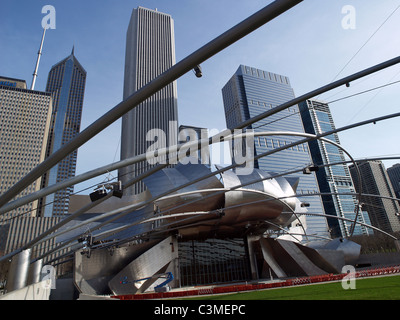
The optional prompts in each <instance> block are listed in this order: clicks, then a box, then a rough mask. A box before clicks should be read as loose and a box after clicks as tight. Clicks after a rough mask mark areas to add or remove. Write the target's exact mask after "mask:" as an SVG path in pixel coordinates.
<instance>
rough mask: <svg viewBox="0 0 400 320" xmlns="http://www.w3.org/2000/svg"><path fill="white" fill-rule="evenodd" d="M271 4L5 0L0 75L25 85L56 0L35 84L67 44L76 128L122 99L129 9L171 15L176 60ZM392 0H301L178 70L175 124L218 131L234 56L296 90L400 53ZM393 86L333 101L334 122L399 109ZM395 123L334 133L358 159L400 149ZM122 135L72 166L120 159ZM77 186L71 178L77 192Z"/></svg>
mask: <svg viewBox="0 0 400 320" xmlns="http://www.w3.org/2000/svg"><path fill="white" fill-rule="evenodd" d="M270 2H272V1H261V0H247V1H233V0H230V1H228V0H218V1H216V0H158V1H157V0H142V1H136V0H129V1H127V0H118V1H110V0H97V1H94V0H85V1H76V0H71V1H61V0H57V1H56V0H47V1H40V0H18V1H2V2H1V4H0V75H3V76H8V77H13V78H19V79H25V80H26V81H27V84H28V86H29V85H30V83H31V79H32V73H33V69H34V66H35V62H36V57H37V51H38V48H39V44H40V39H41V35H42V31H43V29H42V27H41V22H42V18H43V17H44V16H45V14H43V13H42V7H43V6H44V5H48V4H49V5H52V6H54V8H55V9H56V29H54V30H48V31H47V32H46V39H45V43H44V49H43V55H42V58H41V62H40V67H39V75H38V79H37V83H36V88H35V89H37V90H44V89H45V85H46V80H47V74H48V72H49V71H50V68H51V66H52V65H54V64H56V63H57V62H58V61H60V60H61V59H63V58H65V57H66V56H68V55H69V54H70V52H71V49H72V47H73V46H74V47H75V55H76V57H77V58H78V60H79V61H80V63H81V64H82V65H83V67H84V68H85V69H86V71H87V76H88V77H87V84H86V92H85V100H84V111H83V117H82V129H83V128H85V127H86V126H88V125H89V124H91V123H92V122H93V121H94V120H96V119H97V118H98V117H99V116H100V115H102V114H103V113H105V112H106V111H107V110H109V109H111V108H112V107H114V106H115V105H116V104H117V103H119V102H120V101H121V99H122V87H123V69H124V60H125V34H126V29H127V26H128V23H129V19H130V15H131V12H132V9H133V8H136V7H137V6H143V7H147V8H150V9H155V8H157V9H158V10H159V11H161V12H165V13H168V14H170V15H171V16H172V17H173V19H174V21H175V42H176V59H177V61H180V60H182V59H183V58H185V57H186V56H187V55H189V54H190V53H192V52H193V51H194V50H196V49H198V48H200V47H201V46H203V45H204V44H206V43H207V42H209V41H211V40H212V39H214V38H215V37H217V36H218V35H220V34H221V33H223V32H224V31H226V30H227V29H229V28H231V27H232V26H234V25H235V24H237V23H239V22H240V21H242V20H243V19H245V18H247V17H248V16H250V15H251V14H253V13H255V12H256V11H258V10H260V9H261V8H263V7H264V6H265V5H267V4H268V3H270ZM346 5H352V6H353V7H354V9H355V29H345V28H343V25H342V20H343V18H345V16H346V14H343V13H342V8H343V7H344V6H346ZM399 5H400V0H380V1H376V0H353V1H347V0H335V1H321V0H305V1H303V2H302V3H301V4H299V5H298V6H296V7H295V8H293V9H291V10H290V11H288V12H286V13H285V14H283V15H282V16H280V17H279V18H278V19H276V20H274V21H272V22H271V23H269V24H267V25H265V26H263V27H261V28H260V29H259V30H257V31H255V32H254V33H252V34H251V35H249V36H247V37H246V38H244V39H242V40H240V41H239V42H237V43H236V44H234V45H232V46H231V47H229V48H228V49H226V50H224V51H223V52H221V53H219V54H218V55H216V56H214V57H212V58H211V59H209V60H208V61H206V62H205V63H203V65H202V68H203V74H204V76H203V77H202V78H201V79H198V78H196V77H195V76H194V75H193V74H192V73H189V74H187V75H185V76H183V77H182V78H180V79H179V80H178V109H179V122H180V124H187V125H194V126H201V127H206V128H209V129H214V128H215V129H218V130H222V129H224V128H225V117H224V110H223V103H222V95H221V89H222V87H223V86H224V85H225V83H226V82H227V81H228V80H229V78H230V77H231V76H232V74H233V73H234V72H235V71H236V69H237V68H238V66H239V65H240V64H245V65H249V66H253V67H256V68H259V69H263V70H267V71H271V72H275V73H278V74H283V75H286V76H288V77H289V78H290V80H291V84H292V87H293V88H294V91H295V94H296V95H297V96H299V95H301V94H304V93H306V92H308V91H311V90H313V89H315V88H318V87H320V86H322V85H325V84H327V83H329V82H331V81H332V80H333V79H334V78H335V76H336V75H337V74H338V73H339V71H341V69H342V68H343V67H344V66H345V65H346V64H347V63H348V62H349V61H350V63H349V64H348V65H347V66H346V68H345V69H344V70H343V71H342V72H341V73H340V75H339V78H341V77H344V76H346V75H349V74H351V73H354V72H356V71H359V70H362V69H364V68H367V67H369V66H372V65H374V64H377V63H380V62H383V61H385V60H388V59H391V58H394V57H396V56H398V55H399V54H400V37H399V36H398V34H399V31H400V8H399V9H398V10H397V11H395V10H396V8H398V6H399ZM394 11H395V12H394ZM393 12H394V13H393ZM392 13H393V15H392V16H391V17H390V19H388V20H387V21H386V22H385V23H384V21H385V20H386V19H387V18H388V17H389V15H390V14H392ZM383 23H384V24H383ZM382 24H383V25H382ZM372 35H373V36H372ZM371 36H372V37H371ZM361 48H362V49H361ZM360 49H361V50H360ZM359 50H360V51H359ZM357 51H359V53H358V54H356V53H357ZM355 54H356V55H355ZM352 58H353V59H352ZM351 59H352V60H351ZM398 80H400V65H398V66H395V67H392V68H390V69H387V70H385V71H382V72H379V73H378V74H376V75H373V76H370V77H368V78H366V79H363V80H360V81H357V82H355V83H353V84H352V85H351V87H350V88H345V87H343V88H340V89H337V90H335V91H332V92H328V93H326V94H324V95H321V96H320V97H319V99H320V100H324V101H327V102H329V101H332V100H335V99H338V98H341V97H344V96H347V95H351V94H354V93H357V92H360V91H363V90H367V89H370V88H374V87H377V86H381V85H385V84H387V83H389V82H393V81H398ZM399 87H400V83H399V84H394V85H392V86H388V87H385V88H383V89H381V90H376V91H372V92H370V93H367V94H363V95H359V96H357V97H354V98H349V99H346V100H342V101H340V102H335V103H332V104H331V105H330V106H331V110H332V113H333V116H334V120H335V124H336V127H342V126H345V125H348V124H351V123H354V122H358V121H361V120H366V119H370V118H373V117H377V116H381V115H386V114H390V113H395V112H398V111H399ZM399 125H400V119H399V118H396V119H393V120H388V121H385V122H381V123H378V124H376V125H369V126H366V127H363V128H359V129H354V130H350V131H348V132H345V133H341V134H340V135H339V137H340V139H341V143H342V145H343V146H344V147H345V148H346V149H347V150H348V151H349V152H350V153H351V154H352V156H353V157H355V158H364V157H373V156H385V155H397V156H399V155H400V144H399V134H398V132H399ZM119 139H120V123H119V121H118V122H116V123H115V124H113V125H111V126H110V127H109V128H107V129H106V130H105V131H104V132H103V133H101V134H99V135H98V136H96V137H95V138H94V139H92V140H91V141H90V142H88V143H87V144H85V145H84V146H82V147H81V148H80V149H79V151H78V164H77V174H79V173H83V172H86V171H88V170H91V169H94V168H97V167H99V166H102V165H105V164H108V163H111V162H114V161H118V160H119ZM396 162H400V161H387V162H385V165H386V167H389V166H391V165H392V164H394V163H396ZM102 179H104V177H99V178H98V179H97V180H95V181H97V182H101V180H102ZM79 189H80V187H79V186H77V187H76V189H75V190H76V191H77V190H79Z"/></svg>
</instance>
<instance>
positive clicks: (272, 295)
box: [193, 275, 400, 300]
mask: <svg viewBox="0 0 400 320" xmlns="http://www.w3.org/2000/svg"><path fill="white" fill-rule="evenodd" d="M355 287H356V288H355V289H348V290H344V289H343V288H342V284H341V282H332V283H323V284H313V285H304V286H295V287H287V288H277V289H268V290H260V291H251V292H239V293H234V294H224V295H213V296H202V297H198V298H193V299H197V300H400V275H396V276H384V277H377V278H358V279H356V282H355Z"/></svg>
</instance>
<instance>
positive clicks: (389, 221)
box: [350, 161, 400, 232]
mask: <svg viewBox="0 0 400 320" xmlns="http://www.w3.org/2000/svg"><path fill="white" fill-rule="evenodd" d="M357 166H358V168H359V170H360V174H361V186H362V190H361V191H362V193H364V194H371V195H377V196H378V197H373V196H364V197H363V200H362V201H363V202H364V209H365V210H366V211H367V212H368V214H369V217H370V219H371V223H372V225H373V226H375V227H377V228H379V229H382V230H383V231H385V232H398V231H400V216H399V212H400V208H399V204H398V202H397V201H396V200H391V199H385V197H395V194H394V191H393V188H392V185H391V183H390V181H389V178H388V175H387V173H386V170H385V167H384V165H383V163H382V161H364V162H359V163H357ZM350 173H351V176H352V177H353V182H354V185H355V187H356V190H357V192H359V191H360V187H361V186H360V185H359V183H358V179H357V174H356V169H355V167H354V165H351V166H350ZM379 196H380V197H379Z"/></svg>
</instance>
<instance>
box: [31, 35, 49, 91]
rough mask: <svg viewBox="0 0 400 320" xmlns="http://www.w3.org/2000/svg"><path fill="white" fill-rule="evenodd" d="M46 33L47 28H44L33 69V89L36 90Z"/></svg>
mask: <svg viewBox="0 0 400 320" xmlns="http://www.w3.org/2000/svg"><path fill="white" fill-rule="evenodd" d="M45 34H46V28H43V35H42V41H41V42H40V47H39V51H38V57H37V60H36V66H35V70H34V71H33V78H32V84H31V90H35V83H36V78H37V72H38V69H39V62H40V56H41V55H42V49H43V42H44V35H45Z"/></svg>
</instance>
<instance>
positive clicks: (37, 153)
mask: <svg viewBox="0 0 400 320" xmlns="http://www.w3.org/2000/svg"><path fill="white" fill-rule="evenodd" d="M51 112H52V98H51V95H50V94H49V93H46V92H41V91H34V90H28V89H27V88H26V82H25V80H20V79H13V78H8V77H0V194H2V193H4V192H5V191H7V190H8V189H9V188H10V187H12V186H13V185H14V184H15V183H17V182H18V181H19V180H20V179H22V178H23V177H24V176H25V175H26V174H28V173H29V172H30V171H31V170H32V169H33V168H35V167H36V166H37V165H38V164H39V163H41V162H42V161H43V160H44V159H45V154H46V143H47V140H48V132H49V127H50V118H51ZM40 185H41V179H38V180H36V181H35V182H34V183H32V184H31V185H29V186H28V187H27V188H25V189H24V190H23V191H22V192H21V193H20V194H19V195H18V196H17V197H16V198H20V197H24V196H26V195H28V194H30V193H33V192H36V191H39V190H40ZM16 198H15V199H16ZM37 206H38V201H37V200H35V201H33V202H30V203H28V204H25V205H23V206H21V207H19V208H16V209H14V210H11V211H9V212H7V213H5V214H3V215H1V217H0V255H3V254H5V253H8V252H10V251H12V250H15V249H16V248H19V247H20V246H21V245H23V244H25V242H26V239H27V238H29V237H30V236H31V235H32V230H31V229H30V228H26V227H24V226H21V225H20V224H18V223H17V221H19V220H21V219H36V212H37ZM17 226H19V227H17Z"/></svg>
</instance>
